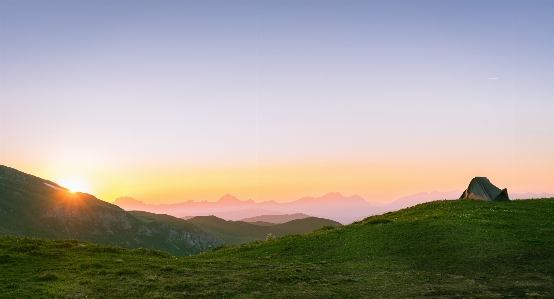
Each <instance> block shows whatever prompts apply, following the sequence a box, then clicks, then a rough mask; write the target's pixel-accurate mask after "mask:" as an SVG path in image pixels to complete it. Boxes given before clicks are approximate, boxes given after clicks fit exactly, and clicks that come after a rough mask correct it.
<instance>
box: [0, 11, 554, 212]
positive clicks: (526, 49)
mask: <svg viewBox="0 0 554 299" xmlns="http://www.w3.org/2000/svg"><path fill="white" fill-rule="evenodd" d="M553 16H554V1H4V0H0V164H4V165H7V166H10V167H14V168H17V169H19V170H22V171H25V172H28V173H31V174H34V175H37V176H40V177H43V178H47V179H51V180H53V181H55V182H58V183H60V184H62V185H64V184H66V185H72V184H78V182H81V184H82V186H81V187H76V188H77V189H79V188H80V189H82V191H87V192H89V193H92V194H94V195H96V196H97V197H99V198H101V199H103V200H106V201H113V200H114V199H115V198H116V197H119V196H125V195H127V196H132V197H134V198H136V199H139V200H143V201H145V202H148V203H162V202H164V203H171V202H179V201H184V200H191V199H193V200H210V201H211V200H216V199H218V198H219V197H221V196H222V195H224V194H226V193H230V194H233V195H235V196H237V197H238V198H241V199H253V200H255V201H264V200H271V199H273V200H277V201H281V202H284V201H290V200H295V199H298V198H300V197H303V196H320V195H322V194H325V193H327V192H331V191H338V192H342V193H343V194H345V195H351V194H359V195H361V196H362V197H364V198H365V199H366V200H369V201H391V200H394V199H396V198H398V197H401V196H405V195H410V194H413V193H417V192H421V191H451V190H456V189H458V190H462V189H464V188H465V187H466V186H467V184H468V183H469V181H470V180H471V178H473V177H474V176H487V177H489V179H491V181H492V182H493V183H494V184H496V185H498V186H499V187H501V188H504V187H507V188H508V191H509V192H554V17H553ZM75 181H76V182H77V183H74V182H75Z"/></svg>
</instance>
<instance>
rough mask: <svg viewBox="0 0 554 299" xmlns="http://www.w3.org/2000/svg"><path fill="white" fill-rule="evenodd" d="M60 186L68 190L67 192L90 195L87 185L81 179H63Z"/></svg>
mask: <svg viewBox="0 0 554 299" xmlns="http://www.w3.org/2000/svg"><path fill="white" fill-rule="evenodd" d="M60 185H61V186H63V187H65V188H67V189H69V192H71V193H75V192H84V193H90V191H89V188H88V184H87V183H86V182H85V181H84V180H81V179H75V178H72V179H64V180H62V181H61V183H60Z"/></svg>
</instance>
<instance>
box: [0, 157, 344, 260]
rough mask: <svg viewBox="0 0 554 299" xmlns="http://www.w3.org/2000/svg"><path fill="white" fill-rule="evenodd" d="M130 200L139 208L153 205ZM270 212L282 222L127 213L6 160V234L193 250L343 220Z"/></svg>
mask: <svg viewBox="0 0 554 299" xmlns="http://www.w3.org/2000/svg"><path fill="white" fill-rule="evenodd" d="M127 200H128V201H129V202H131V203H134V204H136V206H138V207H139V208H141V207H142V208H144V207H148V205H145V204H142V203H140V202H138V201H134V200H130V199H127ZM236 201H237V199H236V198H234V197H231V196H226V197H224V198H223V199H222V200H221V203H220V204H222V205H224V206H225V205H227V206H228V205H230V204H233V203H235V202H236ZM248 211H249V212H246V213H244V212H241V213H239V214H241V215H245V214H248V215H252V214H257V213H271V212H272V211H271V210H267V209H256V208H254V209H250V210H248ZM222 213H223V214H226V215H231V214H232V213H229V212H222ZM249 213H250V214H249ZM267 217H268V218H267V219H266V220H269V221H276V222H279V223H278V224H276V223H271V222H264V221H254V222H255V224H253V223H248V222H242V221H226V220H224V219H220V218H217V217H215V216H207V217H193V218H191V219H189V220H184V219H181V218H177V217H174V216H171V215H165V214H154V213H149V212H143V211H132V212H127V211H125V210H123V209H122V208H120V207H118V206H116V205H114V204H111V203H108V202H105V201H102V200H100V199H98V198H96V197H94V196H92V195H90V194H86V193H80V192H76V193H73V192H70V191H69V190H68V189H66V188H64V187H62V186H60V185H58V184H56V183H55V182H52V181H48V180H45V179H41V178H39V177H36V176H33V175H30V174H26V173H23V172H21V171H18V170H16V169H13V168H10V167H7V166H3V165H0V235H15V236H26V237H41V238H50V239H78V240H84V241H89V242H95V243H100V244H108V245H117V246H121V247H127V248H139V247H142V248H152V249H158V250H163V251H166V252H169V253H172V254H174V255H191V254H197V253H200V252H203V251H206V250H209V249H211V248H214V247H217V246H221V245H226V244H240V243H244V242H249V241H256V240H263V239H265V238H266V236H267V235H268V234H269V233H271V234H272V235H273V236H276V237H278V236H283V235H286V234H299V233H307V232H311V231H313V230H316V229H319V228H321V227H324V226H337V225H340V223H338V222H335V221H332V220H328V219H322V218H316V217H309V216H308V215H304V214H295V215H270V216H267ZM300 218H303V219H300ZM264 219H265V218H264ZM280 222H286V223H280ZM219 236H221V238H220V237H219Z"/></svg>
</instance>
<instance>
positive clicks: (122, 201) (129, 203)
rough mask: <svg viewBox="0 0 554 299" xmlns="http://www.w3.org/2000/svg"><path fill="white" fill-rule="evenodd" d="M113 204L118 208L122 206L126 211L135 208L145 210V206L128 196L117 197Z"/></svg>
mask: <svg viewBox="0 0 554 299" xmlns="http://www.w3.org/2000/svg"><path fill="white" fill-rule="evenodd" d="M113 203H114V205H117V206H120V207H122V206H124V207H125V209H126V210H135V209H137V208H145V207H146V206H147V205H146V204H145V203H144V202H142V201H140V200H136V199H134V198H132V197H129V196H122V197H118V198H116V199H115V201H114V202H113Z"/></svg>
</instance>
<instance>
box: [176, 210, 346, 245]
mask: <svg viewBox="0 0 554 299" xmlns="http://www.w3.org/2000/svg"><path fill="white" fill-rule="evenodd" d="M186 221H188V222H190V223H193V224H194V225H196V226H198V227H200V228H201V229H203V230H204V231H206V232H208V233H210V234H212V235H214V236H217V237H219V238H221V239H223V240H225V241H226V242H228V243H229V244H241V243H245V242H250V241H259V240H265V238H266V237H267V235H268V234H270V233H271V234H272V235H273V236H277V237H280V236H284V235H288V234H303V233H308V232H311V231H314V230H316V229H319V228H322V227H324V226H340V225H341V224H340V223H338V222H336V221H332V220H328V219H323V218H316V217H309V218H304V219H297V220H293V221H289V222H287V223H283V224H276V225H267V224H266V225H256V224H253V223H248V222H244V221H227V220H224V219H221V218H218V217H215V216H198V217H194V218H191V219H188V220H186Z"/></svg>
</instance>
